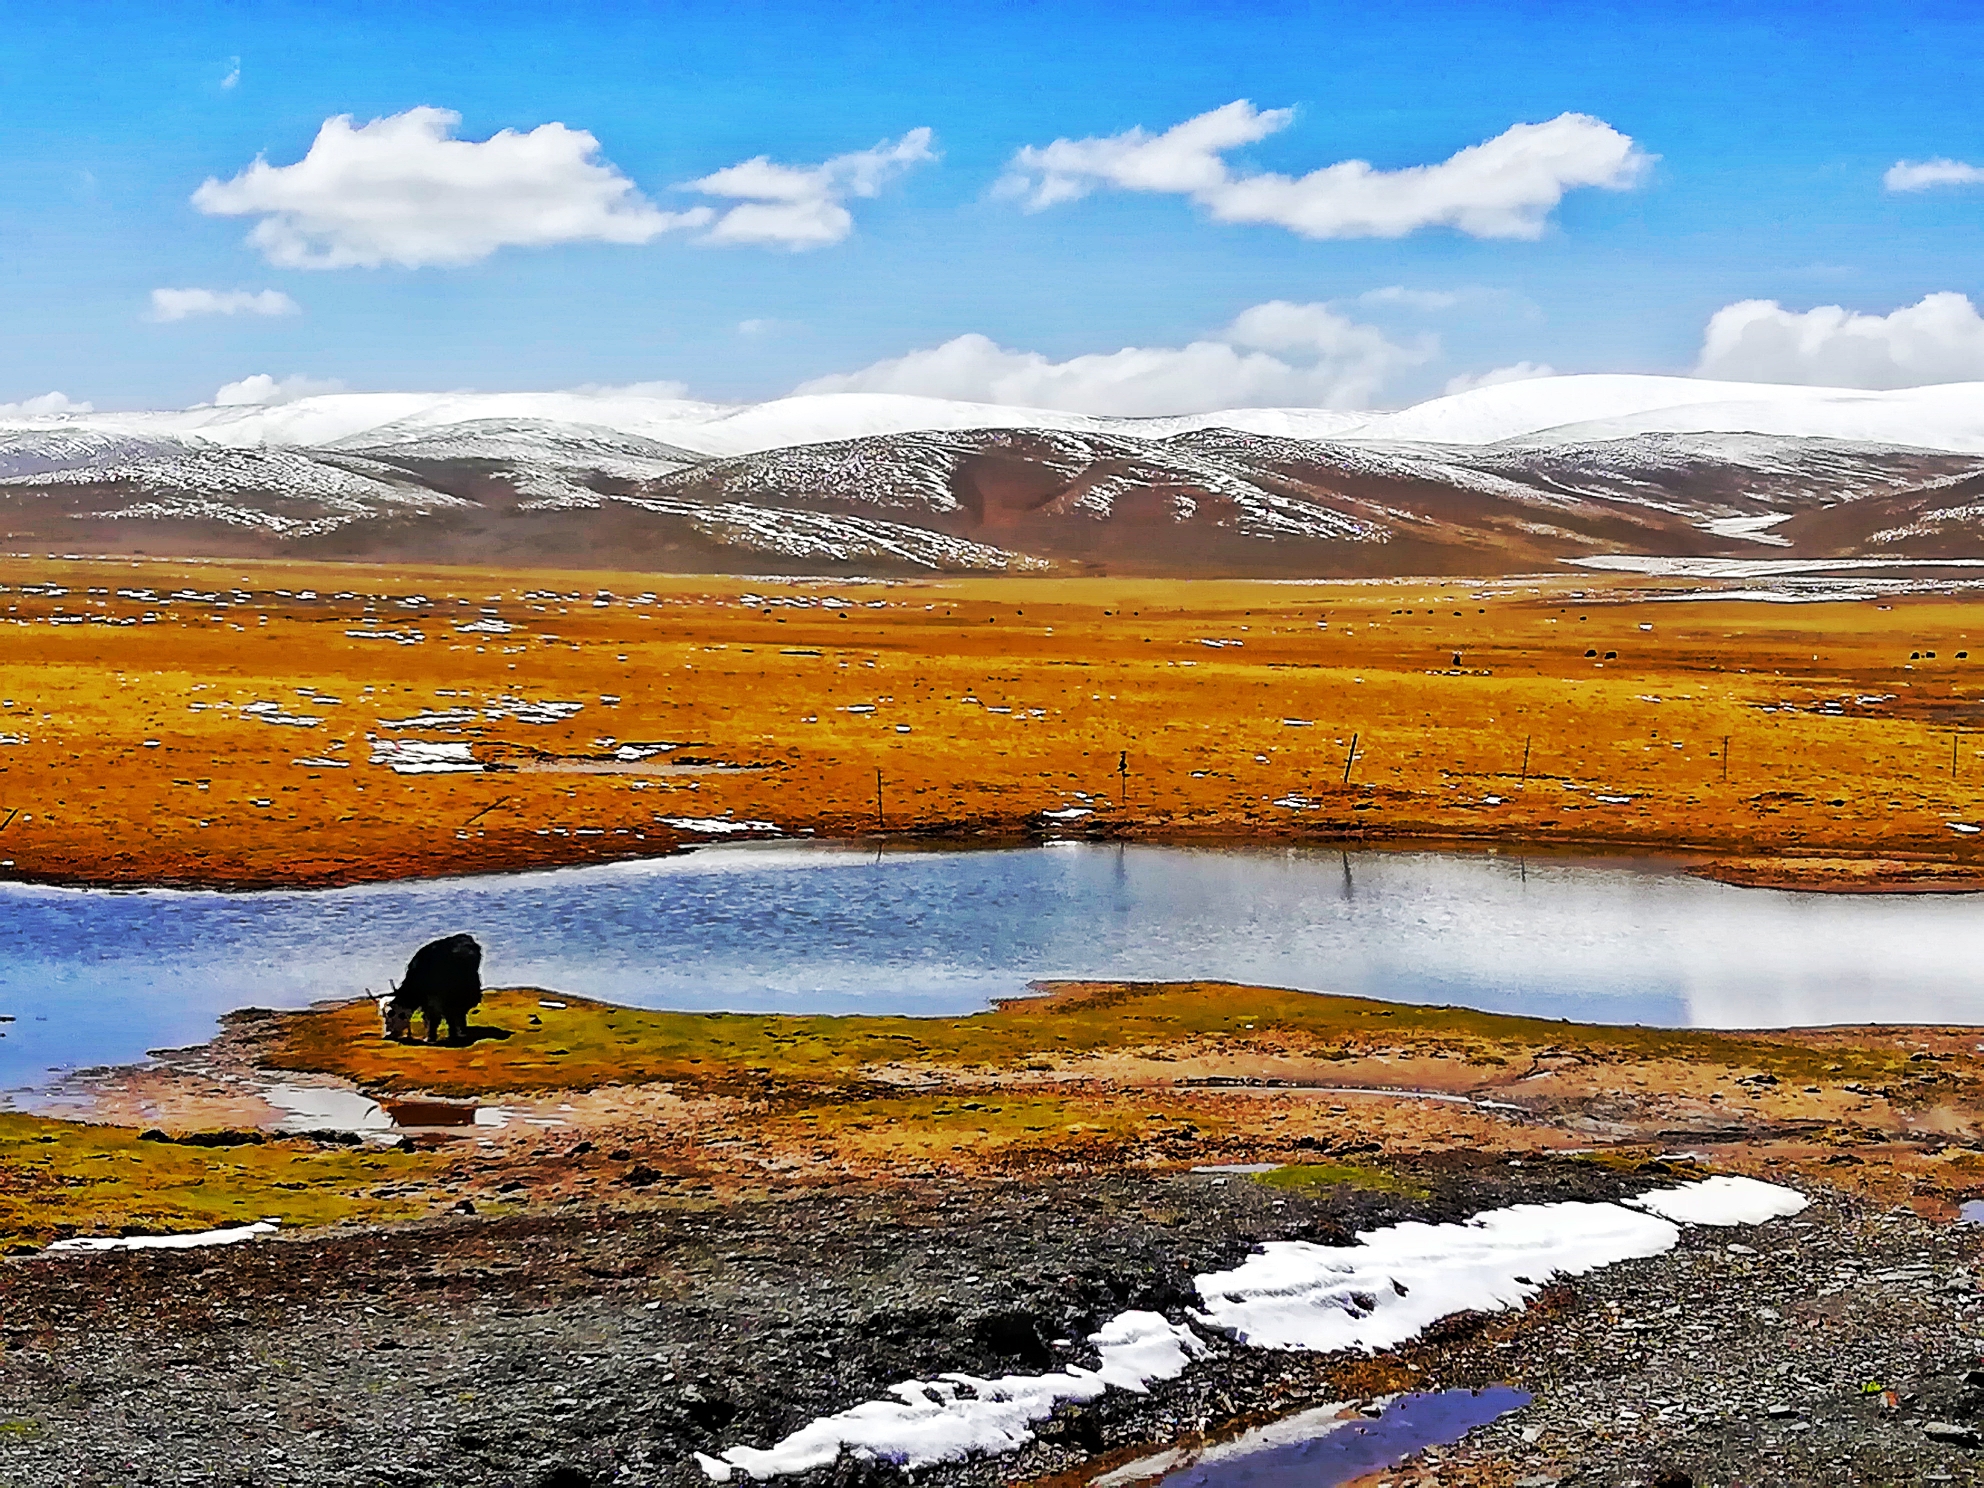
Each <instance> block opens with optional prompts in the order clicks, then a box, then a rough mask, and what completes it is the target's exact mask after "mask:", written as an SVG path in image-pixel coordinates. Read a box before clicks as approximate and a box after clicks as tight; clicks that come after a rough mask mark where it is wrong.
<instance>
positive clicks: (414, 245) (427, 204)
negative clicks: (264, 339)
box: [193, 107, 936, 269]
mask: <svg viewBox="0 0 1984 1488" xmlns="http://www.w3.org/2000/svg"><path fill="white" fill-rule="evenodd" d="M460 123H461V115H460V114H457V113H455V112H454V111H453V110H451V109H442V108H427V107H421V108H412V109H408V110H407V111H406V112H405V113H403V114H392V115H390V116H388V117H386V118H383V119H373V120H372V121H371V122H369V123H365V124H358V123H354V122H353V120H352V117H351V116H350V115H349V114H340V115H339V116H337V117H336V118H334V119H326V120H325V121H324V125H323V127H322V128H321V129H319V130H318V131H317V138H316V139H315V141H313V142H312V144H311V146H310V149H309V151H308V152H307V153H306V154H305V155H304V157H303V158H302V159H301V160H299V161H297V162H296V163H295V164H294V165H271V164H269V162H268V161H267V159H265V158H261V157H257V159H256V160H255V163H254V164H253V165H251V166H249V167H248V168H247V169H246V170H244V171H242V172H241V173H240V174H239V175H237V176H235V177H234V178H233V179H231V180H227V181H222V180H219V179H209V180H207V181H206V182H204V183H202V185H201V186H200V188H199V190H197V191H195V192H194V193H193V205H194V206H195V207H197V208H198V209H199V210H200V211H202V212H205V213H207V214H208V215H210V216H215V217H256V218H259V219H260V221H258V222H257V223H256V224H255V226H254V228H253V229H252V230H250V232H249V234H248V243H249V244H250V246H252V247H254V248H256V249H258V250H259V251H260V252H261V254H262V256H263V257H264V258H265V259H267V260H268V261H269V262H270V263H272V264H275V265H277V266H278V267H281V268H289V269H346V268H378V267H380V266H382V265H386V264H394V265H397V266H399V267H401V268H408V269H413V268H424V267H428V266H434V265H441V266H448V265H461V264H470V263H475V262H478V261H479V260H481V259H485V258H487V257H489V255H490V254H492V253H495V252H496V251H497V250H498V249H501V248H548V247H552V246H555V245H558V244H562V243H620V244H642V243H650V242H653V241H654V240H655V239H656V238H659V237H661V236H662V235H663V234H665V233H672V232H695V231H702V230H704V229H707V231H704V232H703V236H702V238H701V240H700V241H702V242H704V243H707V244H711V245H714V246H719V247H723V246H735V245H740V244H753V245H760V246H763V245H771V246H777V247H783V248H791V249H805V248H820V247H825V246H827V245H828V244H832V243H838V242H840V241H841V240H842V239H844V238H846V237H847V235H848V234H849V233H850V232H851V231H853V226H854V219H853V217H852V215H851V214H850V213H849V212H848V210H847V207H846V205H845V203H846V202H847V201H848V200H849V199H850V198H855V197H871V196H874V195H875V194H876V193H877V192H879V191H880V190H881V188H882V186H883V185H884V184H885V183H886V182H888V181H889V180H890V179H891V178H893V177H894V176H896V175H897V174H899V173H900V172H902V171H904V170H906V169H908V168H909V167H910V166H912V165H914V164H916V163H917V162H919V161H924V160H934V159H935V158H936V155H935V153H934V152H933V151H932V150H931V148H930V139H931V135H930V131H929V130H928V129H912V130H910V131H909V133H907V134H905V135H904V136H903V137H902V138H901V139H899V140H894V141H890V140H884V141H882V142H881V143H880V144H878V145H876V146H874V148H872V149H868V150H857V151H854V152H853V153H851V154H847V155H837V156H835V157H834V158H833V159H831V160H828V161H825V162H824V163H822V164H820V165H779V164H775V163H774V162H773V161H771V160H770V159H769V158H767V157H765V156H762V155H761V156H758V157H757V158H756V159H753V160H746V161H744V162H742V163H741V164H738V165H733V166H730V167H729V168H727V169H725V170H720V171H717V172H715V173H714V174H712V175H708V176H704V177H703V178H702V179H701V180H698V181H693V182H691V183H689V184H690V188H691V189H693V190H696V191H700V192H702V193H703V194H704V195H706V196H716V197H723V198H726V199H729V200H731V201H734V202H736V203H737V205H735V206H731V207H727V208H722V209H719V208H716V207H712V206H708V205H703V206H694V207H689V208H687V209H686V210H684V211H680V212H670V211H664V210H662V209H661V208H660V207H657V206H656V205H655V204H654V203H653V202H651V201H649V200H648V199H647V198H646V197H645V196H643V195H642V194H641V193H640V191H639V190H638V189H637V188H636V187H635V185H634V183H633V182H632V181H630V180H628V179H627V177H626V176H624V175H622V174H621V173H620V172H619V171H618V170H617V169H616V168H615V167H614V166H612V165H611V164H609V163H608V162H607V161H605V160H603V159H602V158H601V157H600V146H599V141H598V140H597V139H595V138H594V137H593V136H592V135H591V134H589V133H587V132H586V131H585V130H583V129H571V128H568V127H567V126H565V125H563V124H557V123H552V124H540V125H539V126H538V127H537V128H535V129H533V130H530V131H529V132H528V133H520V132H518V131H517V130H514V129H504V130H500V131H498V132H497V133H495V134H493V135H491V136H490V137H489V138H488V139H486V140H464V139H456V138H455V137H454V130H455V128H456V126H457V125H459V124H460Z"/></svg>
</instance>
